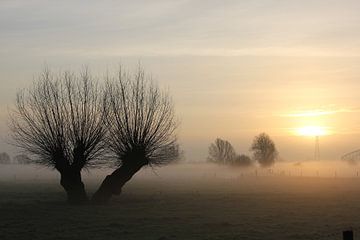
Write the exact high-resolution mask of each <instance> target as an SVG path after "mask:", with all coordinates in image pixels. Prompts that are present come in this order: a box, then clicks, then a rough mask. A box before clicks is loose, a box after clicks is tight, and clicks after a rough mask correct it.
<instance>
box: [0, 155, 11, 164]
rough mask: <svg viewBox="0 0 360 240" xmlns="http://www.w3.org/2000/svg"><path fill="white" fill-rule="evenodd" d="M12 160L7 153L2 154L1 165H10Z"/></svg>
mask: <svg viewBox="0 0 360 240" xmlns="http://www.w3.org/2000/svg"><path fill="white" fill-rule="evenodd" d="M10 163H11V158H10V156H9V154H7V153H6V152H3V153H0V164H10Z"/></svg>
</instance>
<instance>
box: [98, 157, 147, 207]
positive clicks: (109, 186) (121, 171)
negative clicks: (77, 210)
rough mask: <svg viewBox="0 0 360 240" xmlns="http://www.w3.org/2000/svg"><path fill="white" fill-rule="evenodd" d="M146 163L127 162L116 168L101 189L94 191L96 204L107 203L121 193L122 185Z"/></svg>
mask: <svg viewBox="0 0 360 240" xmlns="http://www.w3.org/2000/svg"><path fill="white" fill-rule="evenodd" d="M144 165H146V164H144V163H140V162H138V163H127V164H123V165H122V166H121V167H119V168H118V169H116V170H115V171H114V172H113V173H112V174H111V175H108V176H106V178H105V179H104V181H103V182H102V184H101V185H100V187H99V189H98V190H97V191H96V192H95V193H94V195H93V197H92V202H93V203H95V204H106V203H108V202H109V200H110V199H111V196H112V195H119V194H120V193H121V189H122V187H123V186H124V185H125V183H126V182H128V181H129V180H130V179H131V178H132V177H133V176H134V175H135V174H136V173H137V172H138V171H139V170H140V169H141V168H142V167H143V166H144Z"/></svg>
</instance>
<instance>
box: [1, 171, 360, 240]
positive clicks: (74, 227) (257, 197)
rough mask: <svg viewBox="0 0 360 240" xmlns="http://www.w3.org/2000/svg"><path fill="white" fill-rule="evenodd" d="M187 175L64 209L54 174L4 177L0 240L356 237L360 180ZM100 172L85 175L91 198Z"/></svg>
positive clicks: (147, 176)
mask: <svg viewBox="0 0 360 240" xmlns="http://www.w3.org/2000/svg"><path fill="white" fill-rule="evenodd" d="M191 169H193V167H191V166H183V167H169V168H168V169H167V170H159V172H158V173H157V174H158V176H157V175H154V174H152V172H151V171H150V170H148V171H145V172H144V173H141V174H139V175H138V176H136V177H135V179H133V181H132V182H131V183H129V184H128V185H127V186H126V188H124V191H123V194H122V195H121V196H119V197H116V198H114V199H113V201H112V202H111V203H110V204H109V205H108V206H69V205H67V204H66V203H65V201H64V200H65V194H64V192H63V190H62V189H61V187H60V186H59V184H58V179H57V174H56V173H52V172H46V174H44V173H41V171H44V170H36V171H40V173H41V174H40V175H41V177H38V176H37V177H33V178H30V177H28V178H25V177H23V176H22V177H20V176H15V175H12V174H10V173H9V171H6V172H5V171H4V172H3V173H2V175H3V176H7V177H6V178H4V177H3V178H2V180H1V182H0V239H1V240H4V239H155V240H156V239H162V240H165V239H219V240H220V239H277V240H278V239H330V240H331V239H341V233H342V230H346V229H348V228H350V227H352V228H353V229H354V231H355V234H356V233H359V234H360V179H357V178H321V177H319V178H315V177H265V176H263V177H257V178H256V177H254V176H243V177H239V175H237V176H238V177H224V176H216V175H215V174H214V175H213V174H205V173H204V172H202V173H199V171H193V172H191ZM179 171H180V172H184V174H183V175H182V174H177V175H176V174H175V173H176V172H179ZM17 172H18V173H20V172H19V171H17ZM185 173H186V174H185ZM38 174H39V173H38ZM102 174H105V173H99V174H94V175H86V176H85V181H86V184H87V188H88V192H89V193H91V192H93V191H94V190H95V189H96V187H97V185H98V184H100V178H101V177H100V175H101V176H102ZM10 176H13V177H10ZM44 176H45V177H44ZM215 176H216V177H215Z"/></svg>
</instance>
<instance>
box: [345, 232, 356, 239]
mask: <svg viewBox="0 0 360 240" xmlns="http://www.w3.org/2000/svg"><path fill="white" fill-rule="evenodd" d="M343 240H354V233H353V231H352V230H348V231H343Z"/></svg>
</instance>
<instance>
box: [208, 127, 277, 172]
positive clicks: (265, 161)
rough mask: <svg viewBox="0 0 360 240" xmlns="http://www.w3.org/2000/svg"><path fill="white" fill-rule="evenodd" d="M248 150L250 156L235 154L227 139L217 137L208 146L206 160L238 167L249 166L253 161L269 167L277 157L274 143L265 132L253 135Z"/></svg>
mask: <svg viewBox="0 0 360 240" xmlns="http://www.w3.org/2000/svg"><path fill="white" fill-rule="evenodd" d="M250 151H251V153H252V156H251V157H250V156H248V155H245V154H237V153H236V151H235V149H234V147H233V146H232V145H231V143H230V142H229V141H227V140H223V139H220V138H217V139H216V140H215V142H214V143H212V144H211V145H210V147H209V157H208V161H209V162H212V163H217V164H225V165H232V166H238V167H249V166H252V165H253V164H255V163H258V164H260V166H262V167H270V166H271V165H273V164H274V163H275V160H276V158H277V157H278V151H277V150H276V147H275V143H274V142H273V140H272V139H271V138H270V137H269V135H267V134H266V133H261V134H259V135H258V136H255V138H254V140H253V143H252V145H251V147H250Z"/></svg>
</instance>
